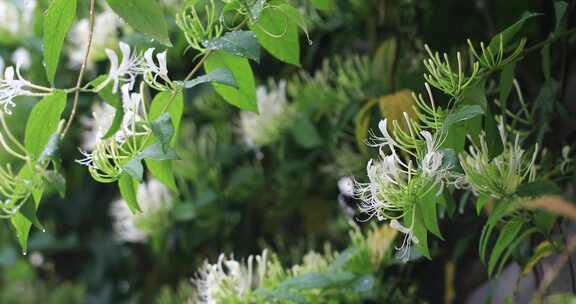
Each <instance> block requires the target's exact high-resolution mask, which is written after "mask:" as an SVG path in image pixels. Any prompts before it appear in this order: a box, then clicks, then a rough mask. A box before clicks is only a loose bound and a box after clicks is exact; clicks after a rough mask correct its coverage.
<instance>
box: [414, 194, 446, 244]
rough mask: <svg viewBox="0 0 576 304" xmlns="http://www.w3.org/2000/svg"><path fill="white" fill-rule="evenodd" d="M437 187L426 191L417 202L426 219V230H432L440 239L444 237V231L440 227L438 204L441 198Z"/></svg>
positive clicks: (423, 217)
mask: <svg viewBox="0 0 576 304" xmlns="http://www.w3.org/2000/svg"><path fill="white" fill-rule="evenodd" d="M437 190H438V189H437V187H434V188H432V190H429V191H428V193H426V194H425V195H424V196H423V197H421V198H420V199H419V200H418V202H417V203H416V204H417V206H418V208H417V209H420V212H421V214H422V219H423V220H424V226H425V227H426V230H428V231H430V232H431V233H432V234H434V235H435V236H437V237H439V238H440V239H444V238H443V237H442V233H441V232H440V228H439V227H438V213H437V208H436V204H437V203H438V201H439V200H440V197H439V196H437V195H436V194H437V192H438V191H437Z"/></svg>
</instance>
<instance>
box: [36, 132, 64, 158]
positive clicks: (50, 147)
mask: <svg viewBox="0 0 576 304" xmlns="http://www.w3.org/2000/svg"><path fill="white" fill-rule="evenodd" d="M59 144H60V134H59V133H58V132H54V134H52V136H50V139H48V143H47V144H46V146H45V147H44V150H42V153H40V156H38V161H39V162H43V161H46V160H48V159H53V158H54V156H55V155H56V154H57V153H58V145H59Z"/></svg>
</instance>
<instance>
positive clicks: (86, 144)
mask: <svg viewBox="0 0 576 304" xmlns="http://www.w3.org/2000/svg"><path fill="white" fill-rule="evenodd" d="M115 114H116V109H114V107H112V106H111V105H109V104H107V103H104V102H102V103H99V102H95V103H93V104H92V117H82V118H81V120H80V122H81V123H82V125H83V126H84V130H83V131H82V149H84V150H86V151H93V150H94V147H96V144H97V143H99V142H100V140H101V139H102V137H103V136H104V135H106V132H107V131H108V129H110V126H112V121H113V120H114V115H115Z"/></svg>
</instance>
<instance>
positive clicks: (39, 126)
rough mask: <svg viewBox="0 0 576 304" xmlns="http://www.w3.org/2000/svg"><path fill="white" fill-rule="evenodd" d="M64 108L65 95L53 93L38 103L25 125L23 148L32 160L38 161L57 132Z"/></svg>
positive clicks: (63, 93) (59, 92)
mask: <svg viewBox="0 0 576 304" xmlns="http://www.w3.org/2000/svg"><path fill="white" fill-rule="evenodd" d="M65 107H66V93H65V92H63V91H55V92H54V93H52V94H51V95H49V96H46V97H44V98H43V99H42V100H41V101H40V102H38V103H37V104H36V105H35V106H34V108H33V109H32V112H31V113H30V116H29V117H28V122H27V123H26V132H25V135H24V146H25V147H26V150H28V152H29V153H30V156H32V158H33V159H34V160H38V159H39V158H40V155H42V152H43V151H44V149H45V148H46V146H47V145H48V143H49V142H50V138H52V136H53V134H54V133H56V131H57V130H58V124H59V122H60V116H61V115H62V112H63V111H64V108H65Z"/></svg>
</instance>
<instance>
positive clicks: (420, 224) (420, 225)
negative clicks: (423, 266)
mask: <svg viewBox="0 0 576 304" xmlns="http://www.w3.org/2000/svg"><path fill="white" fill-rule="evenodd" d="M420 209H422V208H416V212H415V214H414V216H415V218H414V227H413V228H412V232H413V233H414V236H415V237H416V239H418V244H416V247H417V248H418V250H419V251H420V253H421V254H422V255H423V256H425V257H426V258H428V259H429V260H431V259H432V257H431V256H430V250H429V249H428V230H427V229H426V226H425V224H424V216H423V214H422V211H421V210H420ZM408 214H411V213H408ZM408 221H412V219H411V218H410V219H407V218H405V219H404V225H405V226H406V227H410V224H411V223H410V222H408Z"/></svg>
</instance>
